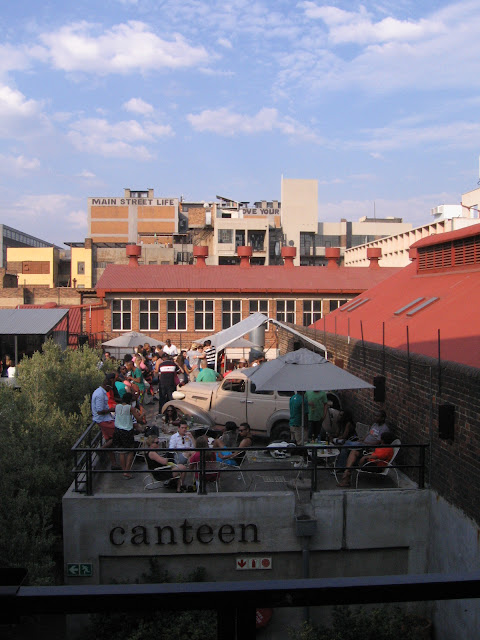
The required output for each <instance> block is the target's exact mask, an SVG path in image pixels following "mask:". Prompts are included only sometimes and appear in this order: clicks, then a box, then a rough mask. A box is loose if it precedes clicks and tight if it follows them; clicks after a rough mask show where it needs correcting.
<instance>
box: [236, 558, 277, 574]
mask: <svg viewBox="0 0 480 640" xmlns="http://www.w3.org/2000/svg"><path fill="white" fill-rule="evenodd" d="M271 568H272V559H271V558H237V559H236V569H237V570H238V571H244V570H246V569H250V570H251V569H260V570H262V569H271Z"/></svg>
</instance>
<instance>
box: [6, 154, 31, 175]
mask: <svg viewBox="0 0 480 640" xmlns="http://www.w3.org/2000/svg"><path fill="white" fill-rule="evenodd" d="M39 168H40V160H39V159H38V158H26V157H25V156H22V155H20V156H7V155H2V154H0V171H2V173H3V174H8V175H15V176H17V175H20V176H21V175H24V174H25V172H27V171H35V170H36V169H39Z"/></svg>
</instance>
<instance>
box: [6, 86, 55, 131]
mask: <svg viewBox="0 0 480 640" xmlns="http://www.w3.org/2000/svg"><path fill="white" fill-rule="evenodd" d="M47 126H48V122H47V119H46V118H45V116H44V115H43V114H42V113H41V104H40V103H39V102H37V101H36V100H28V99H27V98H26V97H25V96H24V95H23V93H21V92H20V91H18V90H17V89H12V88H11V87H9V86H8V85H5V84H3V85H1V84H0V137H4V138H25V137H30V136H32V135H36V134H38V133H41V132H43V131H45V129H46V128H47Z"/></svg>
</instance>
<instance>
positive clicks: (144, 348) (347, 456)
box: [92, 339, 394, 492]
mask: <svg viewBox="0 0 480 640" xmlns="http://www.w3.org/2000/svg"><path fill="white" fill-rule="evenodd" d="M104 357H105V360H109V359H112V358H111V354H110V353H109V352H108V351H107V352H105V356H104ZM215 363H216V350H215V347H214V346H213V345H212V344H211V342H210V340H207V341H205V342H204V343H203V344H197V343H193V344H192V345H191V347H190V349H188V350H186V349H180V350H178V348H177V347H176V345H174V344H172V342H171V340H170V339H167V341H166V344H165V345H163V347H161V346H156V347H151V346H150V345H149V344H148V343H145V344H144V345H139V346H138V347H135V349H134V350H133V353H131V354H126V355H125V356H124V358H123V361H122V362H121V363H118V365H119V366H118V367H117V368H116V371H115V372H113V373H110V374H108V375H107V376H106V378H105V380H104V382H103V383H102V385H101V386H100V387H99V388H98V389H96V390H95V392H94V393H93V395H92V416H93V421H94V422H97V423H98V425H99V428H100V429H101V432H102V435H103V440H104V444H103V445H102V448H103V449H104V450H105V453H106V454H107V455H108V456H109V459H110V463H111V469H112V470H118V471H120V470H121V471H122V472H123V477H124V478H127V479H129V478H131V477H132V474H131V473H130V470H131V467H132V463H133V459H134V453H133V450H134V446H135V443H134V434H135V431H137V432H143V431H144V430H145V428H146V422H147V420H146V411H145V408H144V406H143V405H144V403H145V402H146V400H147V399H150V400H151V399H153V398H156V399H157V400H158V402H159V403H160V407H162V406H163V405H164V403H166V402H168V401H169V400H171V399H172V394H173V392H174V391H175V390H176V389H177V387H178V386H182V385H184V384H187V383H188V382H191V381H196V382H214V381H215V380H217V379H219V378H221V375H220V374H219V373H218V372H217V371H216V369H215ZM251 364H253V363H251ZM255 364H259V363H258V362H257V363H255ZM236 366H237V367H238V368H240V369H241V368H243V367H244V366H248V365H247V362H246V360H244V359H241V360H240V362H238V363H237V365H236ZM155 387H157V388H158V397H156V396H155ZM330 405H331V403H329V401H328V397H327V394H326V393H325V392H324V391H307V392H305V393H304V394H299V393H296V394H294V395H293V396H292V397H291V398H290V423H289V424H290V440H291V442H292V443H294V444H296V445H297V446H299V447H303V445H305V444H308V442H312V441H316V440H326V441H327V442H328V443H332V444H337V445H343V446H342V447H341V449H340V454H339V456H338V458H337V461H336V467H337V468H340V469H344V471H343V475H342V476H341V479H340V481H339V486H340V487H348V486H350V482H351V473H352V470H353V469H354V468H355V467H365V465H366V466H368V468H369V470H370V471H372V472H375V471H376V470H377V469H378V470H379V471H381V470H382V469H383V468H384V467H385V465H387V464H388V463H389V461H390V460H391V459H392V458H393V455H394V452H393V448H392V447H391V446H390V445H391V444H392V442H393V440H394V436H393V434H392V433H391V431H390V429H389V427H387V425H386V422H385V421H386V415H385V412H384V411H381V410H379V411H378V412H377V414H376V415H375V422H374V423H373V424H372V426H371V428H370V430H369V432H368V434H367V435H366V436H365V437H364V438H363V440H360V439H359V438H358V436H357V434H356V426H355V421H354V419H353V416H352V414H351V412H350V411H348V410H345V411H340V412H336V414H337V415H336V416H335V418H336V419H335V420H332V415H331V413H332V412H331V409H330ZM164 421H165V423H166V424H168V425H171V426H172V425H173V426H174V427H176V429H177V431H176V433H174V434H173V435H172V436H171V438H170V442H169V444H168V448H169V449H171V450H173V453H172V454H168V453H165V452H162V453H159V452H156V451H149V453H148V455H147V464H148V466H149V467H151V466H152V465H154V464H156V465H157V466H158V465H160V466H162V467H165V469H164V471H168V472H169V474H170V477H169V480H170V481H171V482H172V483H173V484H174V485H175V487H176V489H177V491H179V492H181V491H183V490H184V486H185V485H184V478H185V473H186V472H187V471H188V470H189V468H190V465H193V466H194V467H196V466H197V465H198V461H199V460H200V457H199V452H198V451H194V449H204V448H205V449H207V448H208V449H209V452H208V456H207V458H206V459H207V460H212V461H216V462H220V463H223V464H226V465H232V466H235V465H237V464H238V463H239V462H241V460H242V459H243V456H244V455H245V453H244V452H241V451H235V450H234V449H235V448H236V447H241V448H248V447H251V446H252V444H253V441H252V435H251V429H250V426H249V425H248V424H247V423H242V424H241V425H240V426H239V427H237V425H236V424H235V423H234V422H227V423H226V425H225V430H224V432H223V434H222V435H221V436H220V437H217V438H207V436H205V437H204V436H200V437H199V438H198V439H197V440H195V438H194V437H193V435H192V433H191V432H189V430H188V425H187V424H186V422H185V420H182V419H179V416H178V415H177V410H176V409H175V407H173V406H169V407H167V410H166V413H165V415H164ZM333 423H335V424H333ZM334 435H335V436H336V437H333V436H334ZM149 444H153V445H154V446H153V447H149V448H153V449H157V448H158V447H157V445H158V433H157V434H155V433H152V434H151V435H150V437H149V438H147V445H149ZM112 447H113V448H124V449H125V450H127V451H126V452H125V453H120V454H119V455H118V462H117V457H116V456H115V454H114V452H113V451H111V450H110V449H111V448H112ZM303 456H304V461H305V462H306V461H307V454H306V452H304V453H303ZM298 464H299V465H301V463H298Z"/></svg>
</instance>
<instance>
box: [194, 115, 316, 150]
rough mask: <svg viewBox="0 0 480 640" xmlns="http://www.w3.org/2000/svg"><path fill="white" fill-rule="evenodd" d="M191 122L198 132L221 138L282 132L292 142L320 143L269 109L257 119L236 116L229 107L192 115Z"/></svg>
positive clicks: (312, 134)
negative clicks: (213, 134)
mask: <svg viewBox="0 0 480 640" xmlns="http://www.w3.org/2000/svg"><path fill="white" fill-rule="evenodd" d="M187 120H188V122H189V123H190V124H191V125H192V127H193V128H194V129H195V130H196V131H210V132H212V133H216V134H218V135H221V136H235V135H239V134H245V135H253V134H258V133H263V132H271V131H279V132H280V133H283V134H285V135H287V136H290V137H292V138H298V139H302V140H311V141H313V142H319V141H320V139H319V137H318V136H317V135H316V134H315V133H314V132H312V131H310V130H309V129H308V128H307V127H304V126H303V125H301V124H300V123H298V122H296V121H295V120H293V119H292V118H289V117H281V116H280V115H279V113H278V111H277V109H272V108H267V107H264V108H263V109H260V111H258V112H257V113H256V114H255V115H253V116H250V115H244V114H240V113H235V112H234V111H231V110H230V109H228V108H226V107H222V108H220V109H206V110H204V111H202V112H201V113H199V114H188V115H187Z"/></svg>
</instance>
